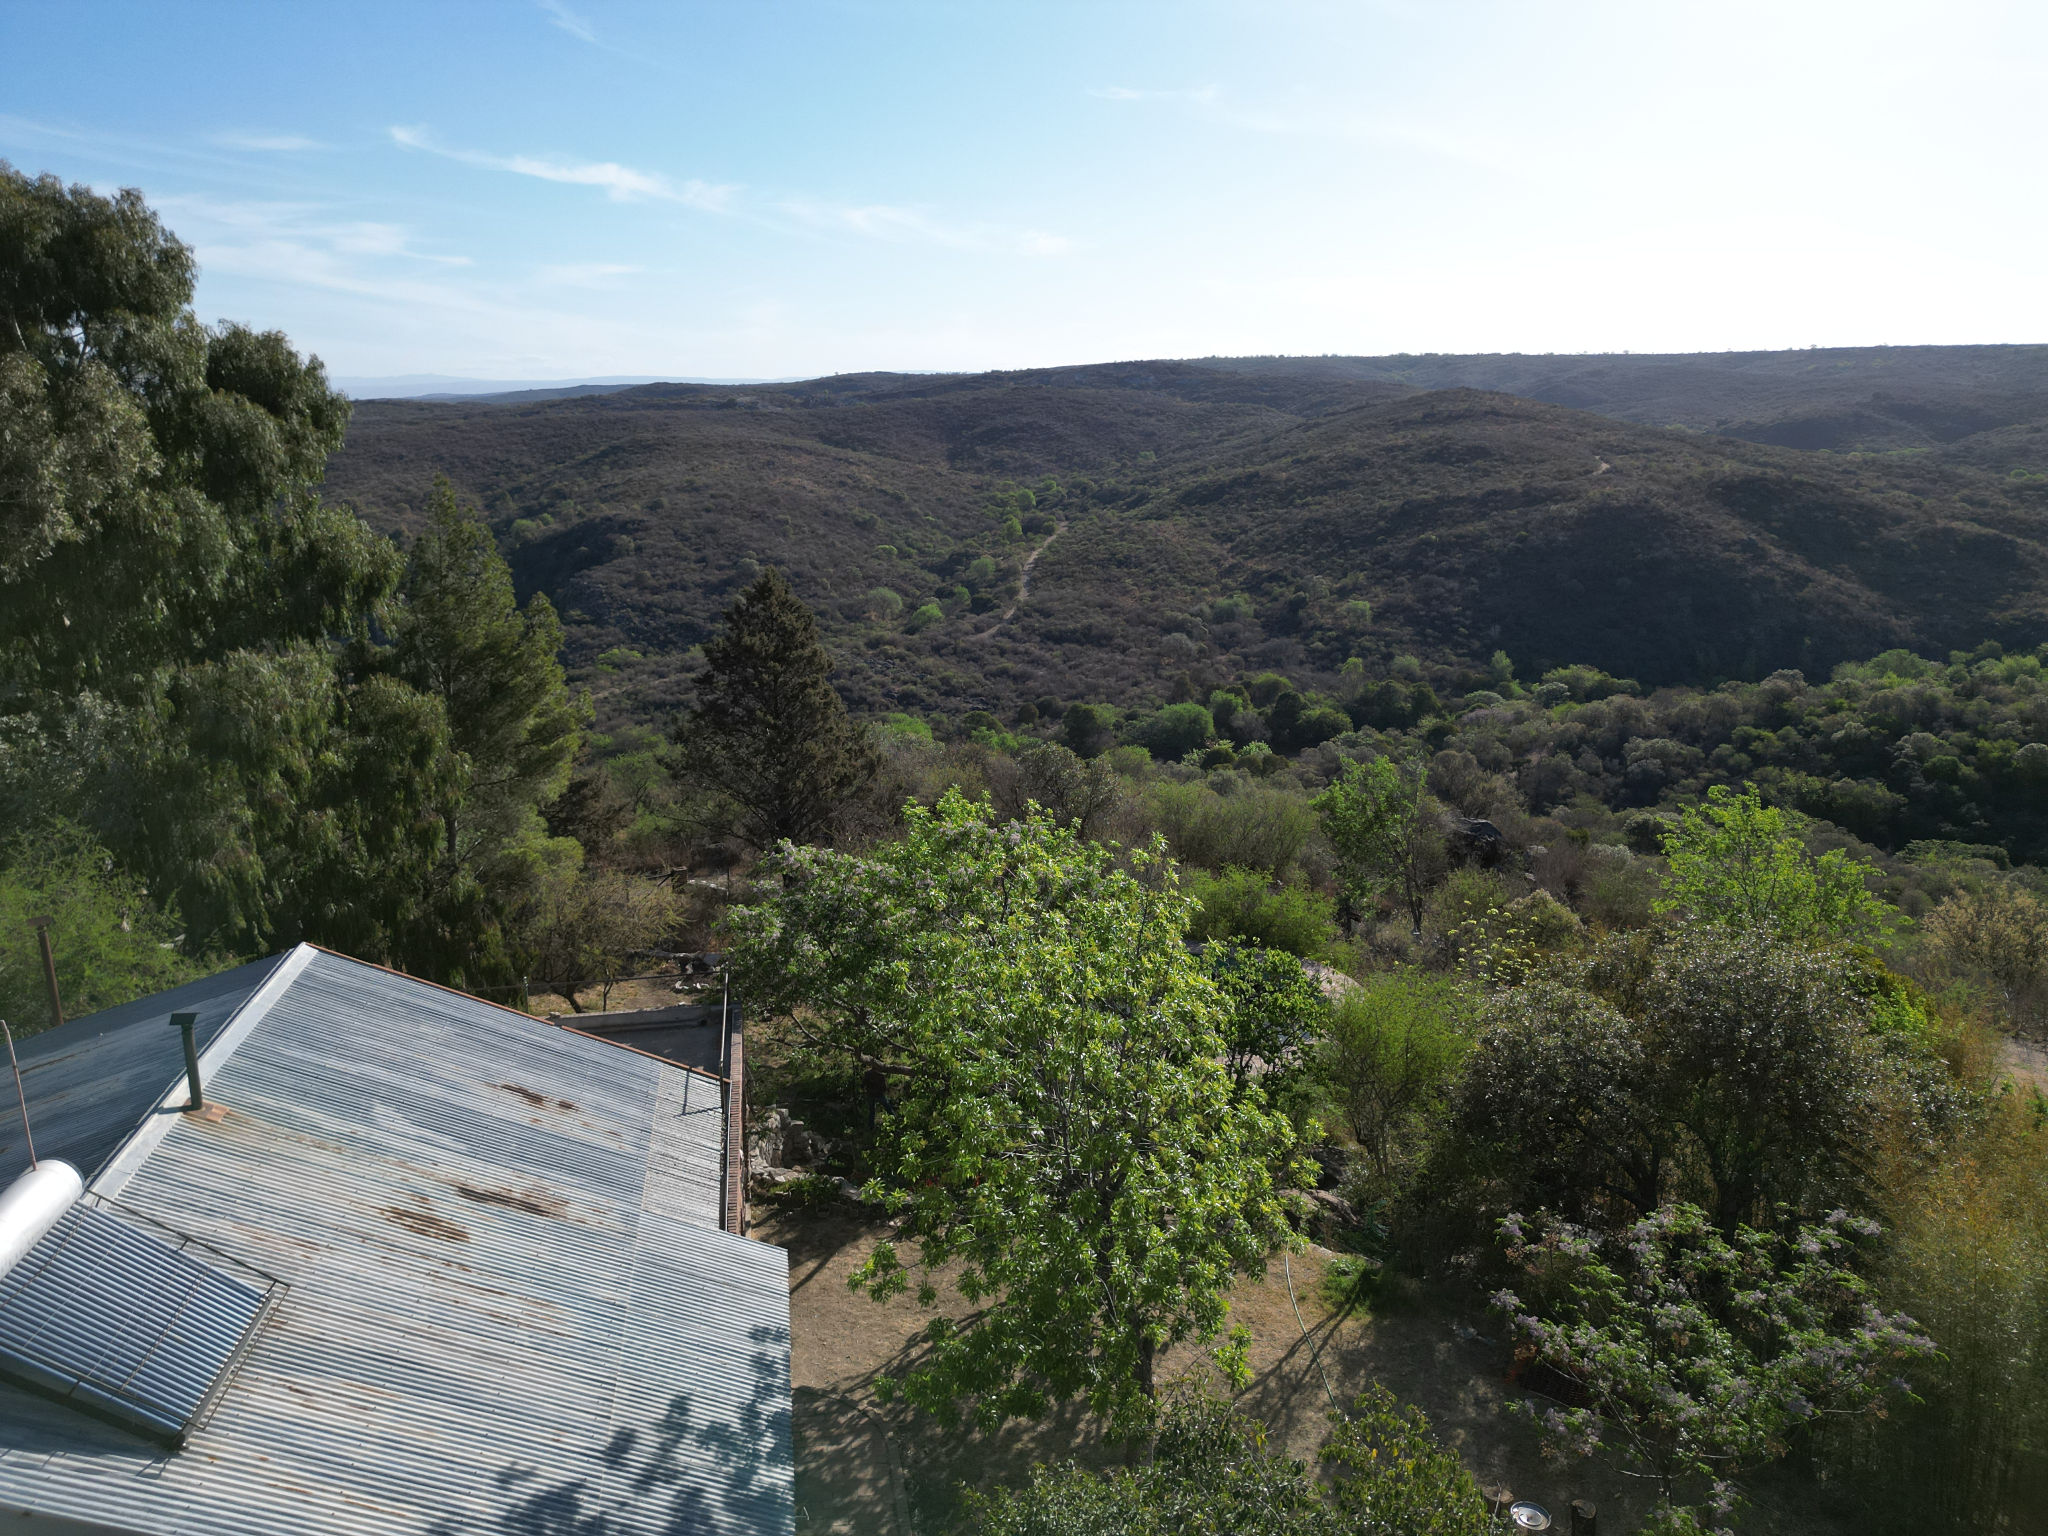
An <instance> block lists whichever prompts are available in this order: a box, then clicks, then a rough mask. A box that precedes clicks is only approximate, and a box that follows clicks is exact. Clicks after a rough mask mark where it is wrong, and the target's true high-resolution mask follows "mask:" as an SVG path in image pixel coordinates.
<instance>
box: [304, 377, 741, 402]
mask: <svg viewBox="0 0 2048 1536" xmlns="http://www.w3.org/2000/svg"><path fill="white" fill-rule="evenodd" d="M763 382H766V381H764V380H761V379H680V380H675V379H665V378H661V377H659V376H656V375H640V376H633V377H627V376H625V375H623V374H621V375H617V376H613V377H608V378H596V379H465V378H461V377H459V376H457V375H455V374H451V373H400V374H393V375H391V376H390V377H388V378H381V379H379V378H343V379H336V380H334V387H335V388H336V389H338V390H340V391H341V392H342V393H343V394H344V395H347V396H348V397H349V398H350V399H351V400H500V399H510V400H561V399H567V398H569V397H571V396H575V395H594V394H605V393H609V392H610V391H613V390H619V389H631V388H632V387H633V386H634V385H636V384H668V383H685V384H759V383H763Z"/></svg>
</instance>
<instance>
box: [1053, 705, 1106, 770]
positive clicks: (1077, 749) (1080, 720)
mask: <svg viewBox="0 0 2048 1536" xmlns="http://www.w3.org/2000/svg"><path fill="white" fill-rule="evenodd" d="M1060 737H1061V740H1062V741H1063V742H1064V743H1065V745H1066V747H1067V750H1068V751H1070V752H1072V753H1073V754H1074V755H1075V756H1076V757H1084V758H1087V757H1100V756H1101V755H1102V754H1103V753H1105V752H1107V751H1108V750H1109V749H1110V748H1111V747H1112V746H1114V745H1115V744H1116V711H1115V710H1113V709H1111V708H1110V707H1109V706H1108V705H1107V704H1069V705H1068V706H1067V712H1066V714H1065V715H1063V716H1062V717H1061V719H1060Z"/></svg>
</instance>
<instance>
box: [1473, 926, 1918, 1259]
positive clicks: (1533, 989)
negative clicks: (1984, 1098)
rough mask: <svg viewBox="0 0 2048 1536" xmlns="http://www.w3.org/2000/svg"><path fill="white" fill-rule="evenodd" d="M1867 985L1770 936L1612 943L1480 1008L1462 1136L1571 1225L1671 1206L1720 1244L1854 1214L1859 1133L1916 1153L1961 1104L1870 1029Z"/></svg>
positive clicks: (1867, 1180)
mask: <svg viewBox="0 0 2048 1536" xmlns="http://www.w3.org/2000/svg"><path fill="white" fill-rule="evenodd" d="M1879 980H1880V978H1876V977H1874V976H1873V975H1872V974H1871V973H1870V972H1869V971H1868V970H1867V969H1866V968H1865V966H1864V965H1863V964H1862V963H1861V962H1858V961H1857V960H1855V959H1854V958H1852V957H1850V956H1847V955H1844V954H1841V953H1838V952H1834V951H1826V950H1813V949H1808V948H1805V947H1803V946H1800V945H1796V944H1790V943H1787V942H1785V941H1783V940H1780V939H1778V938H1776V937H1774V936H1773V935H1771V934H1769V933H1767V932H1756V931H1753V930H1752V931H1748V932H1736V933H1730V932H1727V931H1725V930H1716V929H1711V928H1697V929H1694V930H1692V931H1689V932H1684V933H1681V934H1679V935H1678V936H1676V937H1675V938H1674V939H1671V940H1669V941H1667V942H1664V943H1662V944H1660V945H1658V946H1657V947H1655V948H1654V949H1650V948H1648V947H1646V946H1643V945H1640V944H1634V943H1630V942H1628V941H1625V940H1611V941H1609V943H1608V944H1607V945H1606V946H1604V947H1603V948H1602V949H1601V950H1600V951H1599V952H1597V953H1596V954H1595V955H1594V956H1593V957H1592V959H1591V961H1590V962H1589V963H1588V964H1587V965H1585V966H1584V967H1582V968H1581V969H1580V970H1579V971H1578V972H1577V973H1576V974H1575V975H1574V976H1573V978H1572V980H1571V981H1570V982H1563V981H1540V982H1536V983H1532V984H1530V985H1527V986H1523V987H1518V988H1515V989H1512V990H1511V991H1509V992H1506V993H1504V994H1502V995H1501V996H1500V997H1499V998H1497V999H1496V1000H1494V1001H1493V1002H1492V1003H1491V1004H1489V1006H1488V1010H1487V1015H1486V1027H1485V1029H1484V1030H1483V1032H1482V1033H1481V1035H1480V1038H1479V1041H1478V1044H1477V1047H1476V1049H1475V1051H1474V1054H1473V1057H1472V1060H1471V1062H1470V1064H1469V1065H1468V1067H1467V1069H1466V1071H1465V1072H1464V1074H1463V1076H1462V1077H1461V1078H1460V1080H1459V1085H1458V1091H1457V1098H1456V1105H1457V1117H1458V1123H1459V1125H1460V1127H1461V1130H1462V1133H1463V1135H1464V1137H1465V1138H1466V1141H1467V1145H1468V1146H1469V1147H1471V1148H1472V1149H1474V1150H1475V1151H1477V1152H1478V1153H1479V1154H1480V1157H1481V1161H1482V1163H1483V1164H1484V1166H1486V1167H1487V1168H1488V1169H1490V1170H1491V1171H1492V1173H1493V1175H1494V1176H1495V1177H1497V1178H1499V1179H1501V1180H1502V1181H1503V1182H1504V1184H1505V1186H1506V1187H1507V1188H1508V1189H1509V1190H1511V1191H1512V1192H1513V1193H1512V1195H1511V1198H1512V1199H1514V1200H1515V1201H1516V1202H1517V1203H1526V1204H1541V1205H1546V1206H1550V1207H1552V1208H1554V1209H1557V1210H1559V1211H1560V1212H1562V1213H1564V1214H1566V1215H1570V1216H1573V1217H1575V1218H1578V1219H1584V1220H1593V1221H1602V1220H1613V1219H1616V1218H1617V1213H1618V1219H1624V1220H1628V1219H1640V1218H1641V1217H1643V1216H1646V1215H1647V1214H1648V1213H1649V1212H1650V1210H1652V1209H1653V1208H1655V1207H1656V1206H1658V1205H1660V1204H1662V1203H1664V1202H1665V1201H1667V1200H1669V1199H1674V1198H1676V1199H1684V1200H1687V1201H1690V1202H1693V1203H1696V1204H1699V1205H1703V1206H1705V1207H1706V1208H1708V1209H1709V1210H1710V1211H1711V1212H1712V1213H1713V1216H1714V1219H1715V1221H1716V1222H1717V1223H1718V1224H1719V1225H1720V1227H1721V1229H1722V1230H1723V1231H1724V1232H1733V1231H1734V1230H1735V1228H1736V1227H1737V1226H1739V1225H1742V1224H1744V1223H1749V1224H1752V1225H1765V1224H1768V1223H1771V1222H1773V1221H1775V1220H1777V1219H1779V1217H1780V1213H1781V1210H1789V1211H1791V1212H1792V1213H1794V1214H1795V1215H1812V1214H1814V1213H1817V1212H1818V1211H1821V1210H1825V1209H1827V1208H1828V1207H1829V1206H1830V1205H1834V1204H1839V1203H1854V1202H1855V1201H1857V1200H1858V1199H1859V1198H1860V1197H1861V1196H1863V1195H1864V1194H1866V1193H1867V1192H1868V1191H1869V1189H1870V1187H1871V1180H1872V1178H1873V1175H1874V1172H1875V1170H1874V1168H1873V1166H1872V1161H1871V1159H1872V1157H1873V1148H1874V1141H1873V1137H1872V1134H1871V1130H1872V1127H1873V1126H1875V1125H1879V1124H1885V1123H1891V1124H1894V1125H1896V1126H1898V1127H1900V1128H1901V1129H1902V1130H1904V1131H1905V1132H1906V1133H1907V1134H1908V1135H1910V1136H1918V1137H1921V1138H1923V1139H1924V1138H1927V1137H1929V1136H1931V1135H1933V1134H1935V1133H1936V1132H1937V1131H1938V1130H1939V1129H1940V1128H1941V1127H1942V1126H1944V1125H1947V1124H1952V1123H1953V1122H1954V1120H1955V1118H1956V1110H1957V1103H1956V1098H1955V1092H1954V1090H1953V1089H1952V1088H1951V1087H1950V1086H1948V1084H1947V1081H1946V1074H1945V1073H1944V1072H1942V1071H1939V1070H1928V1069H1930V1068H1933V1067H1934V1065H1935V1063H1934V1061H1933V1059H1932V1053H1931V1050H1930V1048H1929V1047H1928V1046H1927V1045H1926V1044H1925V1043H1924V1042H1920V1041H1916V1040H1914V1039H1913V1038H1912V1037H1911V1036H1910V1035H1902V1034H1899V1033H1896V1032H1891V1031H1887V1030H1886V1029H1885V1028H1884V1027H1883V1020H1882V1017H1881V1015H1882V1013H1883V1008H1882V1007H1881V1003H1880V998H1879V996H1878V985H1877V983H1878V981H1879Z"/></svg>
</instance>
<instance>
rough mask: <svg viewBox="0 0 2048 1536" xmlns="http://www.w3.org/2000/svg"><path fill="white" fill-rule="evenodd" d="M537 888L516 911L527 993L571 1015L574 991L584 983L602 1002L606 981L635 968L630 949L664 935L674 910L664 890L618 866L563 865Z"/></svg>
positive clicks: (575, 1006) (576, 1006)
mask: <svg viewBox="0 0 2048 1536" xmlns="http://www.w3.org/2000/svg"><path fill="white" fill-rule="evenodd" d="M537 886H538V888H537V889H536V890H535V892H534V893H533V895H532V896H531V897H530V898H529V900H528V902H527V904H526V907H525V909H524V910H523V911H522V912H521V913H520V918H521V928H522V931H523V934H524V938H525V945H524V952H523V955H522V959H523V960H524V961H525V964H526V965H527V966H528V967H529V968H530V970H529V974H530V976H531V978H532V981H533V984H534V990H536V991H538V990H540V989H541V987H542V986H545V987H546V989H547V990H548V991H550V992H554V993H557V994H559V995H560V996H561V997H563V998H565V999H566V1000H567V1001H568V1004H569V1008H570V1011H571V1012H574V1013H581V1012H582V1011H583V1004H582V1002H581V1001H580V1000H579V999H578V997H577V995H576V994H577V993H578V992H580V991H582V990H584V989H585V988H587V987H591V986H598V987H601V988H602V989H603V993H602V996H601V997H600V999H599V1002H598V1006H599V1007H600V1008H604V1007H608V1006H609V1005H610V1001H611V989H612V985H613V983H614V982H616V981H617V980H618V979H619V978H620V977H621V976H630V975H633V974H634V973H635V960H634V955H635V953H636V952H637V951H641V950H646V949H652V948H654V947H655V946H656V945H658V944H660V943H661V942H662V941H663V940H664V939H667V938H668V937H669V936H670V935H671V934H672V933H673V932H674V931H675V927H676V924H677V922H678V921H679V920H680V918H681V915H682V903H681V901H680V900H678V898H677V896H676V894H675V892H674V890H673V889H672V888H671V887H669V886H667V885H663V884H657V883H655V882H654V881H652V880H648V879H644V878H642V877H640V876H637V875H630V874H627V873H625V872H623V871H621V870H612V869H597V870H591V871H584V870H582V869H579V868H576V867H574V866H571V867H569V868H566V869H562V870H558V871H551V872H550V873H549V874H548V876H547V877H546V878H544V879H542V880H541V881H539V882H537Z"/></svg>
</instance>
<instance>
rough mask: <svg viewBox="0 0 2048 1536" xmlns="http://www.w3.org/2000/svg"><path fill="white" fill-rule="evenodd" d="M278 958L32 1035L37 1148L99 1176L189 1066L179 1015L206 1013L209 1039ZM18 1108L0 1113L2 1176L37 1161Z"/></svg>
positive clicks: (202, 1039)
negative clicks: (176, 1025)
mask: <svg viewBox="0 0 2048 1536" xmlns="http://www.w3.org/2000/svg"><path fill="white" fill-rule="evenodd" d="M276 965H277V961H276V960H275V959H270V960H259V961H256V962H255V963H254V964H252V965H244V966H238V967H236V968H235V969H234V970H232V971H223V972H222V973H221V974H220V975H218V976H209V977H207V978H205V979H204V980H202V981H194V982H188V983H187V984H186V985H184V986H182V987H174V988H172V989H171V990H170V991H168V992H159V993H157V994H156V995H155V996H154V997H145V998H141V999H139V1000H137V1001H135V1002H132V1003H125V1004H123V1005H122V1006H121V1007H119V1008H108V1009H104V1010H102V1011H101V1012H99V1013H95V1014H90V1015H88V1016H86V1017H84V1018H78V1019H72V1020H70V1021H69V1022H68V1023H65V1024H62V1025H59V1026H58V1027H57V1028H56V1029H49V1030H44V1031H43V1032H42V1033H41V1034H39V1035H31V1036H29V1037H28V1038H27V1039H26V1040H23V1041H22V1042H21V1045H20V1054H21V1081H22V1088H23V1090H24V1091H25V1092H26V1093H27V1095H28V1108H29V1114H30V1115H31V1116H32V1117H33V1118H32V1119H31V1121H30V1124H31V1125H32V1126H34V1128H35V1134H36V1151H37V1152H39V1153H40V1154H41V1155H42V1156H44V1157H55V1158H62V1159H63V1160H64V1161H65V1162H67V1163H69V1164H71V1166H72V1167H74V1168H76V1169H77V1170H78V1171H79V1172H80V1173H81V1174H83V1175H84V1176H85V1177H86V1178H87V1179H90V1178H91V1177H92V1176H93V1175H94V1174H95V1173H97V1172H98V1171H99V1170H100V1167H101V1165H102V1164H104V1163H105V1162H106V1160H107V1158H108V1157H109V1156H110V1155H112V1153H113V1151H114V1149H115V1148H116V1147H118V1146H119V1145H120V1144H121V1142H122V1141H123V1139H125V1138H126V1137H127V1135H128V1133H129V1132H130V1131H132V1130H133V1129H134V1128H135V1125H136V1123H137V1122H138V1121H140V1120H141V1119H142V1117H143V1116H144V1115H146V1114H148V1113H149V1111H150V1110H151V1109H152V1108H153V1107H154V1106H155V1105H156V1103H157V1101H158V1099H159V1098H161V1097H162V1095H163V1092H164V1089H165V1088H166V1087H167V1086H168V1085H169V1084H170V1083H172V1082H174V1081H175V1080H176V1079H177V1078H178V1077H179V1076H180V1075H182V1074H183V1072H184V1070H185V1054H184V1052H185V1047H184V1043H183V1041H182V1040H181V1039H180V1038H179V1035H178V1032H177V1031H176V1030H174V1029H172V1028H171V1027H170V1022H171V1015H172V1014H173V1013H177V1012H191V1013H196V1014H197V1015H198V1016H199V1020H198V1024H197V1027H196V1028H195V1030H194V1034H195V1035H196V1037H197V1039H198V1043H199V1044H200V1046H201V1047H202V1048H203V1047H205V1046H206V1045H209V1044H211V1043H212V1041H213V1038H214V1036H216V1035H217V1034H219V1033H220V1030H221V1028H222V1026H223V1025H225V1024H226V1023H227V1021H228V1019H229V1017H230V1016H232V1015H233V1013H234V1012H235V1010H236V1009H238V1008H240V1007H241V1006H242V1004H243V1003H244V1002H246V1001H247V1000H248V998H249V996H250V995H251V994H252V993H253V992H255V991H256V989H257V988H258V987H260V986H261V985H262V984H263V982H264V980H265V978H266V977H268V976H269V974H270V972H271V971H272V969H274V968H275V966H276ZM17 1022H18V1021H17ZM9 1111H10V1112H8V1113H6V1114H0V1183H5V1182H11V1181H12V1180H13V1179H14V1178H15V1177H16V1176H17V1175H19V1174H20V1173H22V1172H23V1171H24V1170H25V1169H26V1168H27V1167H28V1148H27V1146H26V1145H24V1143H23V1142H22V1139H21V1119H20V1116H19V1115H18V1114H16V1113H14V1112H12V1106H9Z"/></svg>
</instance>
